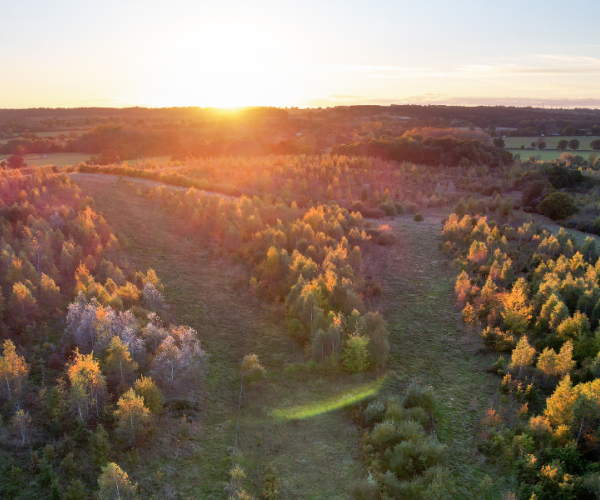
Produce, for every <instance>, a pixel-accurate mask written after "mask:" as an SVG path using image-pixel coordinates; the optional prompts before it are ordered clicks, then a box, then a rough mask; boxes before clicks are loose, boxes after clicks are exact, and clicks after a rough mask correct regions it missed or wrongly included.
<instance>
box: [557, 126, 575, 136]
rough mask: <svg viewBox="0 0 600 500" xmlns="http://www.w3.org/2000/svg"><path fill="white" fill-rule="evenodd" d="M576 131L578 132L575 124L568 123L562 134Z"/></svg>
mask: <svg viewBox="0 0 600 500" xmlns="http://www.w3.org/2000/svg"><path fill="white" fill-rule="evenodd" d="M576 133H577V129H576V128H575V127H574V126H573V125H568V126H566V127H565V128H564V129H563V130H562V132H561V133H560V134H561V135H575V134H576Z"/></svg>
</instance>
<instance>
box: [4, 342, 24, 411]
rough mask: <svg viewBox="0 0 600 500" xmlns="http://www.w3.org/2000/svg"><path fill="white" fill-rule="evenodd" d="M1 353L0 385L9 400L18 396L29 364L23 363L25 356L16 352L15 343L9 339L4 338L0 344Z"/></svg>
mask: <svg viewBox="0 0 600 500" xmlns="http://www.w3.org/2000/svg"><path fill="white" fill-rule="evenodd" d="M2 349H3V354H2V356H0V378H1V379H2V385H1V387H2V388H3V389H6V394H7V397H8V399H9V400H11V401H12V400H13V398H14V399H17V400H18V398H19V396H20V395H21V390H22V385H23V381H24V380H25V378H26V377H27V375H28V374H29V366H28V365H27V363H25V358H23V356H19V355H18V354H17V350H16V348H15V345H14V344H13V343H12V341H10V340H5V341H4V344H2Z"/></svg>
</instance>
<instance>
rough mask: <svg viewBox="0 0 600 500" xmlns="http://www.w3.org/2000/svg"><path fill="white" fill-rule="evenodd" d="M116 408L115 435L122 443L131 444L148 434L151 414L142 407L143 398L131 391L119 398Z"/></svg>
mask: <svg viewBox="0 0 600 500" xmlns="http://www.w3.org/2000/svg"><path fill="white" fill-rule="evenodd" d="M117 407H118V409H117V410H116V411H115V417H116V419H117V425H118V427H117V433H118V434H119V436H120V437H121V438H122V439H123V440H124V441H126V442H128V443H130V444H133V443H135V442H136V441H137V440H138V439H140V438H142V437H143V435H145V434H146V433H147V432H148V430H149V426H150V424H151V422H152V414H151V413H150V410H149V409H148V408H147V407H146V406H145V405H144V398H143V397H142V396H138V395H137V394H136V393H135V391H134V390H133V389H129V390H128V391H127V392H126V393H125V394H123V395H122V396H121V397H120V398H119V401H117Z"/></svg>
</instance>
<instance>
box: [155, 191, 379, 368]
mask: <svg viewBox="0 0 600 500" xmlns="http://www.w3.org/2000/svg"><path fill="white" fill-rule="evenodd" d="M148 196H149V197H150V198H151V199H155V200H160V202H161V203H163V204H165V205H167V206H169V207H170V208H171V209H172V210H174V211H175V213H176V214H177V215H178V216H180V217H184V218H186V220H189V222H190V225H191V227H192V228H193V230H195V231H196V232H197V234H198V235H202V240H203V241H207V242H210V244H211V245H215V246H217V245H218V247H219V248H220V250H221V251H225V252H228V253H230V254H232V255H236V256H238V257H240V258H242V259H244V260H245V261H246V262H248V263H249V264H250V265H251V266H252V276H251V278H250V280H249V286H250V288H251V290H253V291H254V292H255V293H257V294H259V295H261V296H264V297H266V298H268V299H270V300H272V301H274V302H276V303H280V304H282V305H283V306H284V307H285V311H286V317H287V323H288V330H289V333H290V335H291V336H292V337H294V338H295V339H296V340H297V341H298V342H299V343H300V344H302V345H303V346H306V348H307V351H308V352H310V354H311V357H312V358H313V359H314V360H315V361H317V362H319V363H324V364H327V365H330V366H334V367H338V366H342V367H345V368H346V369H347V370H348V371H351V372H355V371H363V370H366V369H368V368H370V367H372V368H375V369H382V368H383V367H384V366H385V364H386V360H387V355H388V351H389V345H388V332H387V328H386V326H385V322H384V321H383V319H382V317H381V316H380V315H379V314H378V313H376V312H372V311H369V309H368V306H367V305H366V304H365V298H367V299H368V298H369V296H370V292H369V288H368V286H367V283H366V280H365V278H364V275H363V267H364V266H363V257H362V254H363V249H364V248H366V247H367V245H368V244H369V240H370V236H369V235H368V234H367V232H366V231H365V225H364V222H363V217H362V215H361V214H360V213H359V212H352V211H349V210H347V209H345V208H342V207H340V206H339V205H337V204H335V203H331V204H326V205H317V206H313V207H311V208H309V209H305V210H303V209H300V208H299V207H298V206H297V205H296V203H292V204H291V205H288V204H286V203H283V202H281V201H277V202H275V201H274V200H272V199H271V197H269V196H266V197H264V198H259V197H254V198H252V199H251V198H247V197H242V198H240V199H235V200H227V199H224V198H222V197H216V196H210V195H206V194H205V193H204V192H198V191H196V190H195V189H193V188H191V189H190V190H189V191H188V192H187V193H185V194H183V195H182V194H181V193H179V192H177V191H173V190H169V189H167V188H166V187H164V186H163V187H161V188H157V189H154V190H152V191H151V192H150V193H149V194H148ZM364 352H366V355H364V354H361V353H364ZM342 359H343V360H344V361H343V362H342V361H341V360H342ZM350 360H352V361H350Z"/></svg>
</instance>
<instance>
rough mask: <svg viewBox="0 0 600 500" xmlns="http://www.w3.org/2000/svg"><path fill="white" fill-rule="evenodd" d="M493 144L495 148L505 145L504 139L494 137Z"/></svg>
mask: <svg viewBox="0 0 600 500" xmlns="http://www.w3.org/2000/svg"><path fill="white" fill-rule="evenodd" d="M494 146H495V147H497V148H503V147H504V146H505V144H504V139H502V137H496V138H494Z"/></svg>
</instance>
